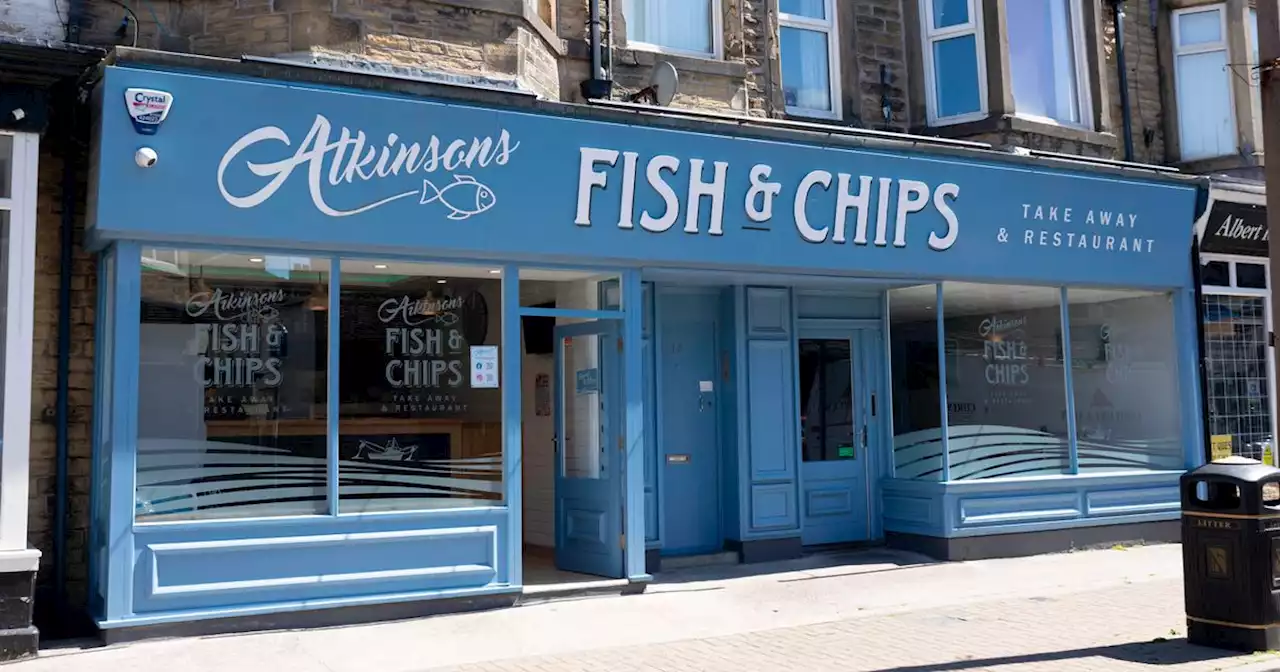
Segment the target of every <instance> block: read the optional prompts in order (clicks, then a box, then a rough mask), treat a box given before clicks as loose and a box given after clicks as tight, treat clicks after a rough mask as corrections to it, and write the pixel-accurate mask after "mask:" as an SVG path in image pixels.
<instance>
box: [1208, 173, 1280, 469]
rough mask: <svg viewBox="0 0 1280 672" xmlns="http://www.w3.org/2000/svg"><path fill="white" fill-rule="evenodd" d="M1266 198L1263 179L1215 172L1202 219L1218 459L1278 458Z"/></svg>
mask: <svg viewBox="0 0 1280 672" xmlns="http://www.w3.org/2000/svg"><path fill="white" fill-rule="evenodd" d="M1266 198H1267V196H1266V188H1265V187H1264V186H1263V184H1262V183H1260V182H1256V181H1252V180H1243V179H1235V178H1223V177H1215V178H1213V181H1212V183H1211V185H1210V189H1209V205H1208V208H1206V210H1205V212H1204V214H1203V215H1202V216H1201V218H1200V221H1198V222H1197V225H1196V231H1197V233H1198V236H1197V237H1198V241H1199V245H1200V254H1199V260H1200V274H1199V275H1200V292H1201V300H1200V302H1201V307H1200V311H1201V338H1202V339H1203V342H1204V347H1203V350H1204V377H1205V380H1204V388H1205V397H1206V399H1205V406H1206V408H1207V411H1208V414H1207V415H1208V420H1207V423H1206V424H1207V425H1208V433H1209V435H1210V437H1211V439H1210V446H1211V451H1210V455H1209V456H1208V457H1212V458H1213V459H1217V458H1218V457H1223V456H1225V455H1228V454H1235V455H1244V456H1246V457H1251V458H1253V459H1256V460H1264V459H1265V460H1267V461H1268V462H1270V463H1271V464H1275V463H1276V458H1275V455H1274V454H1272V453H1270V452H1269V451H1268V450H1267V446H1268V445H1269V444H1270V445H1274V438H1273V437H1275V436H1276V424H1275V423H1276V420H1275V401H1274V400H1275V398H1276V394H1275V392H1276V387H1275V375H1274V373H1275V366H1274V364H1273V362H1274V361H1275V360H1274V357H1275V355H1274V349H1273V348H1272V347H1270V346H1271V343H1270V338H1271V337H1270V334H1271V332H1272V330H1273V327H1272V326H1271V325H1272V316H1271V282H1270V278H1271V269H1270V261H1269V260H1270V254H1269V249H1268V246H1269V245H1270V243H1269V241H1268V236H1267V229H1268V227H1267V208H1266ZM1214 451H1216V452H1217V454H1216V455H1214V454H1213V452H1214Z"/></svg>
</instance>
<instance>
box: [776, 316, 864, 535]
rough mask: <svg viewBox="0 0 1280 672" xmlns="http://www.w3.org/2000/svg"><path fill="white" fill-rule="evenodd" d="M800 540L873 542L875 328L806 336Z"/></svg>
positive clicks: (802, 358)
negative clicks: (802, 519) (871, 481)
mask: <svg viewBox="0 0 1280 672" xmlns="http://www.w3.org/2000/svg"><path fill="white" fill-rule="evenodd" d="M798 352H799V366H798V367H797V370H798V372H799V376H800V437H801V438H800V446H801V451H802V454H803V456H804V464H803V466H802V468H801V482H802V490H801V511H802V513H803V515H804V527H803V533H802V539H803V542H804V543H805V544H806V545H813V544H834V543H843V542H852V541H862V540H866V539H870V538H871V535H872V529H871V509H870V493H871V489H870V479H869V474H870V473H871V469H870V462H871V455H872V451H873V450H874V449H875V442H876V441H878V440H879V436H880V432H878V431H877V427H878V424H877V423H878V421H879V417H880V409H879V408H878V405H879V402H880V400H879V399H877V396H878V384H877V381H879V380H880V373H881V371H880V366H881V363H882V361H883V359H884V357H883V346H882V345H881V340H880V331H879V330H878V329H871V328H867V329H849V330H838V331H835V330H823V331H807V332H806V331H802V332H801V338H800V342H799V348H798Z"/></svg>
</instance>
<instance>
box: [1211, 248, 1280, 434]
mask: <svg viewBox="0 0 1280 672" xmlns="http://www.w3.org/2000/svg"><path fill="white" fill-rule="evenodd" d="M1213 261H1221V262H1225V263H1226V264H1227V277H1228V282H1229V283H1230V286H1223V285H1206V284H1204V283H1200V293H1201V294H1205V295H1217V296H1254V297H1260V298H1262V299H1264V301H1263V305H1264V309H1263V314H1264V315H1265V327H1266V330H1267V333H1268V334H1270V333H1272V332H1273V331H1275V327H1274V324H1275V322H1274V320H1273V318H1272V315H1271V263H1270V261H1269V260H1268V259H1267V257H1251V256H1249V255H1244V254H1214V253H1203V254H1201V255H1200V265H1201V266H1204V265H1206V264H1208V263H1210V262H1213ZM1236 264H1255V265H1261V266H1262V267H1263V268H1264V269H1265V270H1266V283H1267V288H1266V289H1258V288H1255V287H1237V286H1236ZM1267 399H1268V401H1270V402H1271V408H1270V409H1269V413H1270V417H1271V441H1272V445H1275V443H1276V441H1277V436H1278V432H1280V429H1278V428H1280V419H1277V417H1276V415H1277V403H1276V348H1275V346H1268V347H1267Z"/></svg>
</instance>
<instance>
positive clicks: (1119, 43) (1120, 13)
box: [1111, 0, 1133, 161]
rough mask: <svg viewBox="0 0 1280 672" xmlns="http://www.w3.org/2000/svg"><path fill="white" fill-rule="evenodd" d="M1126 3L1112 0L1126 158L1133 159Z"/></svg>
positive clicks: (1120, 0)
mask: <svg viewBox="0 0 1280 672" xmlns="http://www.w3.org/2000/svg"><path fill="white" fill-rule="evenodd" d="M1124 3H1125V0H1111V8H1112V10H1113V12H1112V19H1113V21H1114V26H1115V31H1116V74H1118V75H1119V76H1120V108H1121V115H1122V117H1123V118H1122V121H1123V122H1124V160H1125V161H1133V120H1132V119H1131V116H1132V115H1131V114H1130V112H1129V72H1128V69H1127V68H1126V67H1125V58H1124Z"/></svg>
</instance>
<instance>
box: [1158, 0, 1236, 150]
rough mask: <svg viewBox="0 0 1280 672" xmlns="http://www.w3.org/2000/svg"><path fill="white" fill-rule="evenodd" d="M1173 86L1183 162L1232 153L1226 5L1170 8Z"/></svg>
mask: <svg viewBox="0 0 1280 672" xmlns="http://www.w3.org/2000/svg"><path fill="white" fill-rule="evenodd" d="M1173 53H1174V85H1175V87H1176V89H1177V103H1178V143H1179V147H1180V148H1181V156H1182V160H1183V161H1193V160H1196V159H1207V158H1212V157H1215V156H1227V155H1229V154H1234V153H1235V152H1236V122H1235V113H1234V107H1233V105H1232V102H1231V77H1232V76H1233V75H1232V74H1231V72H1232V69H1231V68H1230V67H1229V66H1228V63H1229V62H1230V57H1229V55H1228V53H1227V19H1226V6H1225V5H1221V4H1219V5H1208V6H1202V7H1195V8H1192V9H1184V10H1178V11H1175V12H1174V13H1173Z"/></svg>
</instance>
